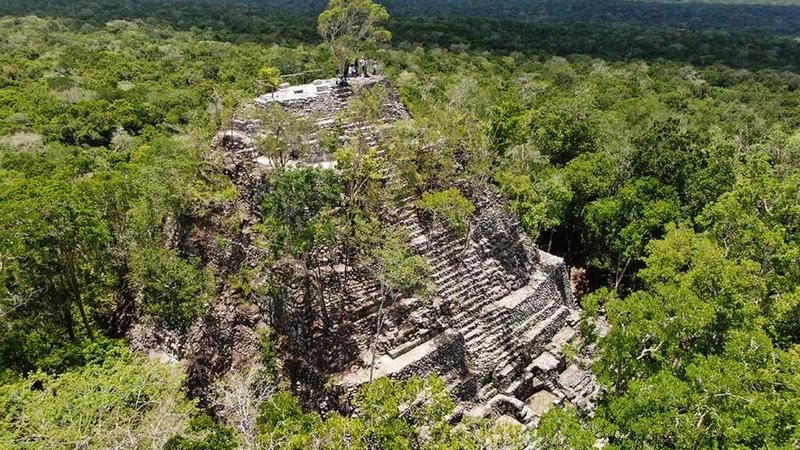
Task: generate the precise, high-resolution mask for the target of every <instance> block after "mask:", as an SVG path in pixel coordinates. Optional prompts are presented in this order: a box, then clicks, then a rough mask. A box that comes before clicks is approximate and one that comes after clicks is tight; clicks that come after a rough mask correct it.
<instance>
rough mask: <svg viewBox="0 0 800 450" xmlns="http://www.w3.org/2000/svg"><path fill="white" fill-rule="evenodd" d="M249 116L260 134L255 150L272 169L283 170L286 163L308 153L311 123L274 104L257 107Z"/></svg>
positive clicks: (312, 129)
mask: <svg viewBox="0 0 800 450" xmlns="http://www.w3.org/2000/svg"><path fill="white" fill-rule="evenodd" d="M252 117H253V119H255V120H257V121H259V122H260V123H261V131H262V134H261V136H259V137H258V138H256V141H255V144H256V148H257V149H258V151H259V152H260V153H261V154H262V155H263V156H264V157H266V158H267V159H269V161H270V164H272V166H273V167H276V168H280V169H284V168H285V167H286V164H287V163H288V162H289V161H290V160H292V159H295V160H296V159H300V158H302V157H303V156H305V155H306V154H307V153H308V152H309V147H310V143H311V141H312V139H313V134H314V126H313V124H312V123H311V121H309V120H307V119H305V118H303V117H299V116H297V115H295V114H292V113H291V112H289V111H287V110H286V109H285V108H284V107H283V106H280V105H278V104H271V105H269V106H267V107H266V108H263V109H261V108H259V109H257V111H256V112H255V113H254V114H253V115H252Z"/></svg>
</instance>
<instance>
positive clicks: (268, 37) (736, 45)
mask: <svg viewBox="0 0 800 450" xmlns="http://www.w3.org/2000/svg"><path fill="white" fill-rule="evenodd" d="M323 1H324V0H307V1H305V2H290V1H288V0H265V1H260V2H258V4H257V3H256V2H249V3H245V2H230V3H228V2H220V1H212V0H207V1H206V0H202V1H183V0H181V1H170V0H96V1H89V0H77V1H73V2H55V1H48V0H31V1H28V2H21V1H14V2H8V1H6V2H5V3H0V15H37V16H41V17H60V18H65V17H66V18H70V19H72V20H73V22H72V23H73V26H74V27H75V28H76V29H80V28H82V27H86V26H87V24H88V25H89V26H91V25H92V24H93V25H95V26H104V24H105V23H106V22H108V21H110V20H115V19H129V20H145V21H147V22H154V23H158V24H160V25H165V26H170V27H172V28H175V29H178V30H191V31H193V32H196V33H197V34H198V35H200V36H202V37H203V38H205V39H208V40H217V41H225V42H232V43H244V42H257V43H262V44H275V43H277V44H284V45H294V44H298V43H310V44H315V43H318V36H317V33H316V21H315V19H314V17H315V16H316V9H318V8H321V5H322V2H323ZM582 1H584V0H569V1H567V2H563V5H564V6H563V7H562V8H560V9H556V8H555V7H553V8H551V9H547V8H545V9H547V10H548V11H552V12H553V14H555V12H556V11H558V13H559V14H560V15H561V16H560V17H563V18H569V17H575V18H576V19H575V20H562V21H557V20H554V21H546V20H542V21H538V20H537V21H530V22H522V21H500V20H497V19H487V18H478V17H436V15H437V11H438V12H442V11H444V10H445V8H446V7H447V2H445V1H438V0H437V1H430V2H428V4H429V6H430V8H431V10H430V11H431V13H430V14H429V15H428V16H427V17H408V16H405V17H403V16H402V15H401V16H400V17H395V18H394V19H393V20H392V21H391V23H390V24H389V28H390V30H391V31H392V33H393V35H394V39H393V41H394V43H395V45H397V46H400V47H403V46H405V47H413V46H425V47H442V48H453V49H465V50H467V49H468V50H479V51H483V50H488V51H492V52H499V53H507V54H510V53H513V52H522V53H526V54H556V55H565V56H566V55H572V54H585V55H590V56H595V57H600V58H605V59H612V60H629V59H643V60H655V59H667V60H672V61H679V62H685V63H689V64H694V65H698V66H709V65H714V64H721V65H725V66H730V67H734V68H745V69H751V70H752V69H764V68H768V69H773V70H789V71H795V72H796V71H798V70H800V41H798V40H797V39H792V38H789V37H783V36H776V35H773V34H770V33H764V32H755V31H723V30H713V29H712V30H699V29H690V28H674V27H663V26H645V25H635V24H622V23H619V22H615V21H614V20H599V16H598V17H594V18H593V20H591V21H586V20H584V21H579V20H578V19H577V18H579V17H581V15H583V16H586V17H588V16H590V15H591V14H590V12H589V10H591V9H592V8H595V10H596V9H597V8H600V6H597V5H602V4H605V5H607V6H608V5H612V4H613V2H612V1H610V0H608V1H600V2H590V3H592V4H595V3H596V5H595V6H593V7H592V8H590V7H589V6H588V4H587V6H586V11H582V12H581V11H580V10H581V8H579V7H578V6H577V5H579V4H580V2H582ZM386 3H387V4H389V5H390V7H391V8H401V10H402V8H405V10H407V11H412V10H413V8H412V6H413V5H412V4H411V3H410V2H408V1H406V2H403V3H404V4H405V6H402V5H396V4H397V3H401V2H400V1H399V0H387V1H386ZM481 3H486V2H483V0H470V1H467V2H464V5H469V4H472V5H476V8H475V9H467V8H466V6H464V5H461V6H456V5H453V8H454V9H453V14H454V15H457V14H459V13H464V15H467V14H466V13H467V12H469V11H472V12H474V14H475V15H478V14H479V12H480V8H477V5H478V4H481ZM503 3H504V5H503V10H505V11H512V10H514V9H513V6H514V5H518V6H519V5H522V4H523V3H526V2H522V1H521V0H512V1H510V2H503ZM527 3H529V4H531V5H554V4H555V3H548V2H545V1H543V0H536V1H530V2H527ZM634 3H635V2H627V3H625V5H626V7H628V8H629V10H630V11H643V10H642V9H637V5H638V3H636V4H634ZM487 4H488V3H487ZM617 4H621V3H620V2H617ZM437 5H438V6H437ZM570 5H572V6H570ZM417 6H418V7H419V8H421V7H422V6H421V4H417ZM672 6H673V5H655V6H654V5H649V4H648V5H646V7H647V8H656V7H659V8H665V9H664V11H666V12H664V13H663V14H668V12H669V11H671V9H670V8H671V7H672ZM678 6H681V5H678ZM684 6H685V5H684ZM692 7H693V8H694V7H697V8H705V7H708V8H720V7H727V6H725V5H722V6H720V5H692ZM487 8H489V7H488V6H487ZM542 8H544V7H543V6H542ZM737 8H738V7H737ZM540 9H541V8H540ZM777 9H781V8H777ZM794 9H796V12H795V11H794ZM794 9H793V8H789V9H787V8H782V9H781V10H782V11H784V12H792V13H791V14H784V15H783V16H782V17H783V19H785V20H786V21H787V23H788V22H792V21H794V22H800V8H794ZM745 10H750V9H747V8H744V9H741V11H745ZM756 10H758V11H768V12H769V14H772V13H773V12H774V11H776V9H775V8H772V9H771V8H770V7H763V8H755V9H752V11H756ZM619 11H620V12H621V11H622V8H619ZM659 11H661V9H659ZM709 11H710V10H709ZM732 11H739V9H736V8H733V9H732ZM300 12H302V14H301V13H300ZM499 12H500V10H498V9H497V7H495V8H494V12H493V14H495V15H499ZM630 14H634V13H633V12H630ZM663 14H662V16H659V17H662V18H663V17H664V16H663ZM723 16H724V17H723ZM653 17H654V19H653V20H652V21H651V22H656V23H657V22H658V21H659V20H660V19H658V17H655V15H654V16H653ZM725 17H727V19H725V20H732V19H731V16H730V15H726V14H722V13H720V14H719V20H723V19H724V18H725ZM758 17H762V18H763V17H766V16H758ZM601 22H602V23H601ZM662 22H663V21H662ZM776 23H777V22H776Z"/></svg>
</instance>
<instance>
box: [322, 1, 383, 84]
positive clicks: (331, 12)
mask: <svg viewBox="0 0 800 450" xmlns="http://www.w3.org/2000/svg"><path fill="white" fill-rule="evenodd" d="M387 20H389V13H388V12H386V8H384V7H383V6H381V5H378V4H376V3H373V2H372V1H371V0H330V3H329V4H328V8H327V9H326V10H325V11H323V12H322V14H320V16H319V24H318V31H319V34H320V35H321V36H322V38H323V39H324V40H325V42H326V43H327V44H328V48H329V49H330V52H331V54H332V55H333V58H334V59H335V60H336V62H337V63H338V67H339V69H340V71H341V72H340V73H341V74H342V76H343V77H345V78H347V67H348V65H349V64H350V63H351V62H352V61H355V60H356V59H357V58H358V57H359V56H360V54H361V51H362V50H363V49H364V47H365V46H367V45H371V44H375V43H377V42H384V41H388V40H389V39H391V36H392V35H391V33H390V32H389V31H388V30H386V29H385V28H383V27H382V25H383V23H384V22H386V21H387Z"/></svg>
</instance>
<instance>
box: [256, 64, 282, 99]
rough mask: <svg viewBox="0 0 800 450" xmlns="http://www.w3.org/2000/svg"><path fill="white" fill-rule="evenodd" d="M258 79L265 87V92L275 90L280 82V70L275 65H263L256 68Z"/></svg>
mask: <svg viewBox="0 0 800 450" xmlns="http://www.w3.org/2000/svg"><path fill="white" fill-rule="evenodd" d="M258 81H259V82H260V83H261V84H262V85H263V86H264V87H265V88H266V89H267V92H272V93H274V92H275V89H277V88H278V86H280V84H281V70H280V69H278V68H277V67H272V66H264V67H262V68H261V69H259V70H258Z"/></svg>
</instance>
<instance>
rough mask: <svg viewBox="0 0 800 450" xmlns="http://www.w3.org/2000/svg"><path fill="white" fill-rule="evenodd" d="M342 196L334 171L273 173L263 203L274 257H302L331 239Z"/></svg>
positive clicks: (265, 225) (307, 170) (308, 169)
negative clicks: (282, 254)
mask: <svg viewBox="0 0 800 450" xmlns="http://www.w3.org/2000/svg"><path fill="white" fill-rule="evenodd" d="M341 195H342V186H341V184H340V181H339V179H338V178H337V177H336V175H335V174H334V173H333V172H330V171H325V170H318V169H314V168H302V169H298V170H289V171H283V172H274V173H273V175H272V177H271V179H270V186H269V191H268V192H267V195H266V196H265V197H264V201H263V204H262V213H263V216H264V218H263V225H262V228H263V231H264V234H265V235H266V236H267V238H268V239H269V241H270V245H271V248H272V250H273V252H274V254H275V255H276V256H278V255H280V254H281V253H282V252H286V253H288V254H290V255H293V256H296V257H299V256H303V255H305V254H307V253H308V252H309V251H310V250H311V249H312V248H314V246H315V245H318V244H320V243H322V242H324V241H325V239H327V238H329V237H331V235H332V233H333V232H334V231H335V223H334V222H335V208H337V207H338V206H339V205H340V203H341Z"/></svg>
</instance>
